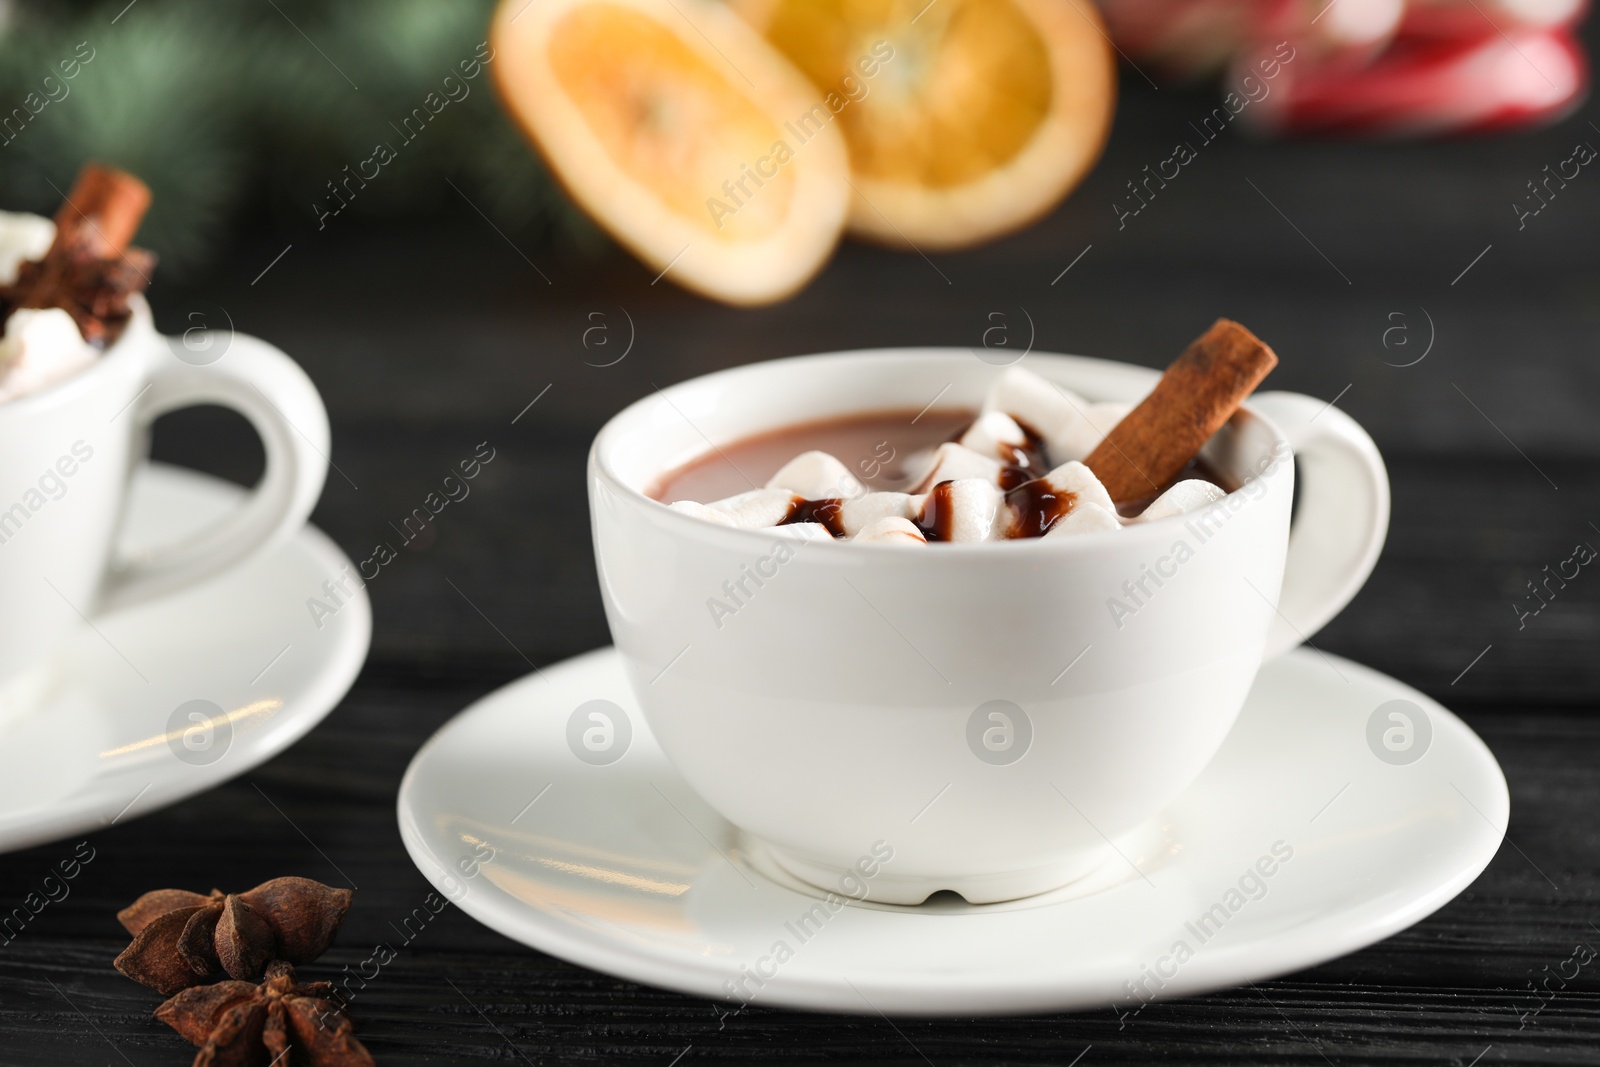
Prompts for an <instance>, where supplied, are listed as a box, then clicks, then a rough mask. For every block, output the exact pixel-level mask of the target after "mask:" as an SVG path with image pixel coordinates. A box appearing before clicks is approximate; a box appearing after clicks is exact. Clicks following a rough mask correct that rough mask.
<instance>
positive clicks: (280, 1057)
mask: <svg viewBox="0 0 1600 1067" xmlns="http://www.w3.org/2000/svg"><path fill="white" fill-rule="evenodd" d="M156 1018H158V1019H160V1020H161V1021H162V1022H164V1023H166V1024H167V1025H168V1026H170V1027H172V1028H173V1029H174V1030H176V1031H178V1033H180V1034H182V1035H183V1037H184V1038H185V1039H187V1040H188V1041H189V1042H190V1043H191V1044H194V1045H198V1046H200V1051H199V1052H197V1053H195V1057H194V1067H265V1065H267V1064H271V1065H272V1067H372V1065H373V1059H372V1053H370V1052H368V1051H367V1049H366V1046H365V1045H363V1044H362V1043H361V1042H360V1041H357V1040H356V1038H355V1035H354V1032H353V1031H354V1029H355V1028H354V1027H353V1026H352V1025H351V1023H350V1020H349V1018H348V1017H346V1016H345V1014H344V1012H343V1010H342V1008H341V1005H340V1004H339V1001H338V995H337V993H336V992H335V991H334V988H333V986H332V985H331V984H330V983H328V982H306V983H302V982H300V981H299V980H298V979H297V978H296V977H295V973H294V968H293V967H291V966H290V965H289V964H287V963H284V962H283V961H282V960H278V961H274V962H273V963H271V964H269V965H268V966H267V970H266V980H265V981H263V982H262V983H261V984H260V985H252V984H251V983H249V982H218V983H217V984H216V985H208V986H197V987H195V988H193V989H185V990H184V991H183V992H181V993H179V994H178V995H177V996H175V997H173V998H172V999H171V1000H169V1001H167V1002H166V1003H165V1004H163V1005H161V1007H159V1008H157V1009H156Z"/></svg>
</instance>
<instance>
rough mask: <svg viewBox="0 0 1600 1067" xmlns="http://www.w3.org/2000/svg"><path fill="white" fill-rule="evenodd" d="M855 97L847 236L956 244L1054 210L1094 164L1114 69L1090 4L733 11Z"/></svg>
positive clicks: (744, 4) (813, 5) (842, 4)
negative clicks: (852, 186) (849, 232)
mask: <svg viewBox="0 0 1600 1067" xmlns="http://www.w3.org/2000/svg"><path fill="white" fill-rule="evenodd" d="M733 2H734V7H735V9H736V10H737V11H739V13H740V14H741V15H743V16H744V17H745V18H746V19H748V20H749V21H750V23H751V25H753V26H755V27H756V28H757V29H759V30H761V32H762V33H763V34H765V35H766V37H767V39H768V40H770V41H772V43H773V44H775V45H777V47H778V48H779V50H781V51H782V52H783V53H784V54H785V55H787V56H788V57H789V58H790V59H792V60H793V61H794V62H795V63H796V64H797V65H798V66H799V67H800V69H801V70H803V71H805V73H806V75H807V77H809V78H810V79H811V80H812V81H813V82H814V83H815V84H816V85H817V87H818V88H819V89H820V90H822V91H824V92H826V93H829V94H831V95H834V96H837V97H839V98H842V99H844V100H846V101H848V102H847V103H846V104H845V106H843V107H842V108H840V109H839V111H838V116H839V125H840V126H842V128H843V130H844V134H845V139H846V141H847V142H848V143H849V146H850V164H851V171H852V177H853V181H854V184H855V196H854V197H853V199H852V202H851V205H850V228H851V230H852V231H853V232H856V233H859V234H861V235H863V236H866V237H870V238H873V239H875V240H879V241H882V242H885V243H888V244H899V245H913V246H918V247H932V248H956V247H961V246H964V245H970V244H976V243H978V242H980V241H983V240H986V239H988V238H991V237H996V236H998V235H1000V234H1003V233H1007V232H1009V231H1012V230H1015V229H1017V228H1018V227H1020V226H1023V225H1025V224H1027V223H1028V222H1031V221H1032V220H1034V219H1035V218H1038V217H1039V216H1040V215H1043V214H1044V213H1045V212H1047V211H1049V210H1050V209H1051V208H1052V207H1054V206H1055V205H1056V204H1057V203H1058V202H1059V201H1060V200H1061V199H1062V198H1063V197H1065V196H1066V195H1067V193H1069V192H1071V191H1072V189H1073V187H1074V186H1076V185H1077V183H1078V182H1079V181H1080V180H1081V179H1082V178H1083V176H1084V175H1085V174H1086V173H1087V172H1088V170H1089V168H1090V167H1091V166H1092V165H1093V164H1094V162H1095V160H1096V159H1097V158H1099V155H1100V151H1101V149H1102V148H1103V147H1104V145H1105V139H1106V135H1107V133H1108V132H1109V130H1110V128H1111V113H1112V108H1113V105H1114V104H1115V101H1116V65H1115V59H1114V56H1113V53H1112V49H1111V43H1110V40H1109V39H1108V38H1107V37H1106V36H1105V30H1104V26H1103V25H1102V23H1101V20H1100V15H1099V13H1098V12H1097V11H1096V10H1095V7H1094V5H1093V4H1092V3H1090V2H1089V0H733Z"/></svg>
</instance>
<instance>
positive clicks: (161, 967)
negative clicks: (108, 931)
mask: <svg viewBox="0 0 1600 1067" xmlns="http://www.w3.org/2000/svg"><path fill="white" fill-rule="evenodd" d="M349 910H350V890H348V889H333V888H330V887H329V886H325V885H323V884H322V883H321V882H313V881H312V880H311V879H309V878H274V879H272V881H270V882H262V883H261V884H260V885H258V886H256V887H255V888H254V889H252V890H250V891H249V892H248V893H223V892H222V891H221V890H220V889H213V890H212V891H211V894H210V895H209V896H206V895H204V894H201V893H190V892H186V891H185V890H182V889H157V890H155V891H153V892H150V893H146V894H145V895H144V896H142V897H140V898H139V899H138V900H136V901H134V902H133V903H132V904H130V905H129V906H128V907H126V908H124V909H122V910H121V911H119V912H118V913H117V921H118V922H120V923H122V925H123V927H124V928H126V929H127V931H128V933H130V934H132V935H133V944H131V945H129V946H128V947H127V948H126V949H124V950H123V952H122V955H120V956H118V957H117V959H116V963H115V966H116V968H117V970H119V971H121V972H122V973H123V974H125V975H127V976H128V977H129V978H132V979H133V980H134V981H135V982H139V983H141V984H142V985H147V986H149V987H150V988H151V989H154V990H155V991H156V992H158V993H163V994H167V995H169V996H170V995H171V994H173V993H176V992H177V991H178V990H180V989H183V988H186V987H188V986H193V985H200V984H201V983H203V982H207V981H210V980H212V979H214V978H218V977H221V976H222V975H223V974H226V975H227V976H228V977H230V978H234V979H237V980H239V981H242V982H255V981H259V980H260V979H261V975H262V973H263V971H264V969H265V967H266V965H267V964H268V962H270V961H272V960H285V961H287V962H289V963H309V962H311V961H312V960H314V959H316V958H317V957H318V956H320V955H322V953H323V952H325V951H327V948H328V945H329V944H330V943H331V942H332V941H333V935H334V933H335V932H337V931H338V929H339V924H341V923H343V922H344V917H345V913H346V912H348V911H349Z"/></svg>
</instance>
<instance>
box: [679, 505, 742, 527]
mask: <svg viewBox="0 0 1600 1067" xmlns="http://www.w3.org/2000/svg"><path fill="white" fill-rule="evenodd" d="M667 507H669V508H671V509H672V510H673V511H681V512H683V513H684V514H685V515H692V516H693V517H694V518H697V519H704V520H705V521H706V522H714V523H716V524H717V525H718V526H732V525H733V524H734V523H733V519H731V518H729V517H728V515H727V514H726V513H724V512H721V511H718V510H717V509H716V508H713V507H708V506H706V505H705V504H697V503H695V502H694V501H693V500H674V501H673V502H672V503H670V504H668V505H667Z"/></svg>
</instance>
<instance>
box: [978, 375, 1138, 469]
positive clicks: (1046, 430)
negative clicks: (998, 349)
mask: <svg viewBox="0 0 1600 1067" xmlns="http://www.w3.org/2000/svg"><path fill="white" fill-rule="evenodd" d="M1089 407H1091V405H1090V403H1089V402H1088V401H1087V400H1085V399H1084V398H1083V397H1081V396H1079V395H1078V394H1077V393H1074V392H1072V391H1071V390H1070V389H1063V388H1062V387H1061V386H1059V385H1056V384H1055V383H1054V382H1050V381H1047V380H1045V379H1044V378H1041V377H1039V376H1038V375H1037V374H1034V373H1033V372H1032V371H1028V370H1023V369H1022V368H1021V367H1008V368H1006V369H1005V371H1003V372H1002V373H1001V374H1000V376H999V377H998V378H996V379H995V381H994V384H993V385H991V386H990V387H989V392H988V394H987V395H986V396H985V397H984V399H983V411H984V413H985V414H987V413H988V412H991V411H1003V412H1005V413H1006V414H1007V415H1010V416H1011V417H1012V418H1013V419H1015V420H1017V421H1018V422H1022V423H1025V424H1027V426H1028V428H1029V429H1031V430H1033V432H1035V433H1037V434H1038V435H1039V436H1040V437H1042V438H1044V443H1045V447H1046V449H1047V450H1048V451H1049V453H1050V458H1051V459H1054V460H1056V461H1058V462H1059V461H1062V460H1066V459H1082V458H1083V457H1084V456H1086V455H1088V452H1087V451H1079V450H1078V444H1079V442H1081V441H1082V440H1083V438H1084V437H1085V436H1086V435H1088V434H1089V433H1092V432H1093V431H1092V430H1088V429H1085V428H1084V427H1083V425H1082V424H1083V422H1084V418H1085V411H1086V410H1087V409H1088V408H1089ZM1107 429H1109V427H1107ZM1096 440H1098V437H1097V438H1096Z"/></svg>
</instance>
